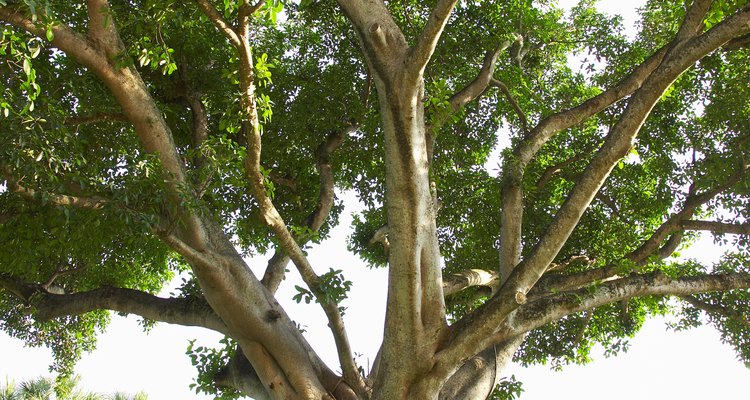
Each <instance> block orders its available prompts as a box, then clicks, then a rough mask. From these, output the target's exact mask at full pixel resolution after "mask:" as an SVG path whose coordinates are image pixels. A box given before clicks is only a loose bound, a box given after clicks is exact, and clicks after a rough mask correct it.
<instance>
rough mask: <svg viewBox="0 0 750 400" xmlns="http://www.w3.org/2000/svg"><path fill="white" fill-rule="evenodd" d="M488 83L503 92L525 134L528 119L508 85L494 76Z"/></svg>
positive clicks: (526, 133)
mask: <svg viewBox="0 0 750 400" xmlns="http://www.w3.org/2000/svg"><path fill="white" fill-rule="evenodd" d="M490 83H491V84H492V86H494V87H496V88H498V89H500V91H501V92H503V95H504V96H505V98H506V99H507V100H508V102H509V103H510V105H511V107H513V111H515V112H516V115H518V120H519V121H521V127H522V128H523V133H524V136H527V135H528V133H529V120H528V119H527V118H526V113H524V112H523V109H522V108H521V106H520V105H519V104H518V101H516V98H515V97H514V96H513V93H511V92H510V89H508V86H506V85H505V84H504V83H503V82H501V81H499V80H497V79H495V78H492V79H491V80H490Z"/></svg>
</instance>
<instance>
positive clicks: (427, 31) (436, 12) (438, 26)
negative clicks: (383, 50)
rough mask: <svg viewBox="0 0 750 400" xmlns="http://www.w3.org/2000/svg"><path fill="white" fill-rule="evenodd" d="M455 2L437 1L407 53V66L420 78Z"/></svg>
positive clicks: (449, 0) (447, 0)
mask: <svg viewBox="0 0 750 400" xmlns="http://www.w3.org/2000/svg"><path fill="white" fill-rule="evenodd" d="M456 2H457V1H456V0H438V3H437V4H436V5H435V8H433V9H432V12H431V13H430V16H429V18H428V19H427V24H426V25H425V27H424V30H423V31H422V34H421V35H420V36H419V39H417V42H416V44H415V45H414V47H412V48H411V49H410V51H409V55H408V65H409V68H410V70H411V71H412V72H413V73H414V74H415V75H418V76H422V72H423V71H424V69H425V67H426V66H427V63H428V62H429V61H430V58H432V53H434V52H435V47H437V43H438V41H439V40H440V35H441V34H442V32H443V28H445V25H446V24H447V23H448V19H449V18H450V16H451V13H452V12H453V7H454V6H455V5H456Z"/></svg>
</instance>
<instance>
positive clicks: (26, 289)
mask: <svg viewBox="0 0 750 400" xmlns="http://www.w3.org/2000/svg"><path fill="white" fill-rule="evenodd" d="M0 288H3V289H5V290H8V291H9V292H11V293H12V294H13V295H14V296H16V297H18V298H19V299H20V300H22V301H24V302H26V303H29V304H31V305H32V306H33V307H34V313H35V317H36V318H37V319H38V320H40V321H47V320H50V319H53V318H58V317H63V316H66V315H79V314H84V313H87V312H91V311H96V310H112V311H117V312H122V313H128V314H136V315H139V316H142V317H144V318H148V319H151V320H154V321H160V322H166V323H169V324H177V325H185V326H199V327H203V328H207V329H211V330H214V331H217V332H221V333H224V334H228V331H227V327H226V325H224V322H223V321H222V320H221V319H220V318H219V317H218V316H217V315H216V313H214V311H213V310H212V309H211V307H210V306H209V305H208V304H206V302H205V301H202V300H200V299H193V298H191V299H187V298H163V297H158V296H154V295H152V294H149V293H146V292H142V291H139V290H133V289H124V288H114V287H105V288H100V289H94V290H91V291H87V292H80V293H73V294H54V293H50V292H49V291H47V290H46V289H44V287H43V285H36V284H29V283H25V282H22V281H20V280H18V279H14V278H12V277H9V276H5V275H0Z"/></svg>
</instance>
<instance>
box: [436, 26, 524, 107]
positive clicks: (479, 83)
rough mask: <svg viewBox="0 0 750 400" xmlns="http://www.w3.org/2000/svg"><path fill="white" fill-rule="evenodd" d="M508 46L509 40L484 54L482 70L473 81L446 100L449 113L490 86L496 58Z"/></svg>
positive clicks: (472, 99)
mask: <svg viewBox="0 0 750 400" xmlns="http://www.w3.org/2000/svg"><path fill="white" fill-rule="evenodd" d="M510 45H511V42H510V41H509V40H506V41H505V42H503V43H502V44H501V45H500V46H498V48H497V49H495V50H494V51H488V52H487V54H485V56H484V61H483V62H482V68H481V69H480V70H479V73H478V74H477V77H476V78H474V80H473V81H471V82H470V83H469V84H468V85H466V87H464V88H463V89H461V90H460V91H458V92H457V93H456V94H454V95H453V96H451V97H450V99H448V103H450V106H451V111H453V112H456V111H458V110H459V109H460V108H461V107H463V106H465V105H466V104H468V103H470V102H471V101H474V99H476V98H477V97H479V96H480V95H481V94H482V93H484V91H485V90H486V89H487V87H489V86H490V83H492V81H493V80H494V79H493V77H492V75H493V74H494V73H495V67H496V64H497V59H498V57H500V53H502V52H503V51H505V49H507V48H508V47H510Z"/></svg>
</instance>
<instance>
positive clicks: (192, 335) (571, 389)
mask: <svg viewBox="0 0 750 400" xmlns="http://www.w3.org/2000/svg"><path fill="white" fill-rule="evenodd" d="M570 3H573V1H570V0H563V1H561V4H563V5H568V4H570ZM642 3H643V0H637V1H630V2H628V1H615V0H611V1H609V0H608V1H602V2H601V4H600V7H601V8H602V9H603V10H607V11H608V12H618V13H620V14H622V15H624V16H625V18H626V26H632V23H633V21H634V20H635V14H634V13H633V12H632V11H633V9H634V7H636V6H638V5H640V4H642ZM347 204H352V201H348V202H347ZM348 212H349V209H348V210H347V214H346V215H347V218H342V221H341V222H342V223H341V225H340V226H339V227H338V228H336V229H334V232H333V235H332V238H331V239H330V240H329V241H327V242H326V243H323V244H322V245H320V246H318V247H316V248H315V249H313V250H311V251H310V259H311V263H312V265H314V266H315V267H316V269H317V270H318V271H319V272H321V273H322V272H325V271H327V270H328V268H334V269H342V270H344V275H345V277H346V278H347V279H349V280H351V281H353V282H354V287H353V289H352V291H351V292H350V298H349V299H347V300H346V301H345V302H344V305H345V306H347V307H348V311H347V313H346V315H345V321H346V323H347V328H348V332H349V337H350V340H351V341H352V347H353V348H354V351H355V352H356V353H358V354H362V356H361V357H360V358H359V359H358V361H359V362H360V364H361V365H363V366H364V367H365V368H366V369H367V367H368V360H372V358H373V357H374V354H375V352H376V350H377V346H378V345H379V343H380V340H381V338H382V326H383V315H384V310H385V288H386V274H385V270H367V269H366V268H363V266H362V263H361V261H360V260H359V259H358V258H357V257H355V256H353V255H351V254H349V253H348V252H347V251H346V244H345V237H346V235H347V233H348V232H347V229H348V226H349V221H348V215H349V214H348ZM320 249H325V252H322V251H320ZM684 253H685V252H684ZM691 253H692V254H690V253H688V254H685V255H686V256H694V257H699V256H700V257H701V258H704V259H705V258H706V257H707V258H708V259H709V260H711V259H716V257H717V256H718V254H719V253H718V250H716V249H715V248H714V247H713V245H712V244H711V241H710V240H703V241H701V242H700V243H699V244H698V245H696V247H694V249H693V250H691ZM251 266H252V267H253V269H254V270H255V271H256V272H257V273H259V274H262V269H263V267H264V266H265V260H252V261H251ZM290 275H291V276H292V278H290V281H285V282H284V284H283V286H282V289H281V292H280V293H279V299H280V301H281V302H282V304H290V302H289V301H288V300H286V299H289V298H291V296H292V295H293V294H294V293H293V291H294V289H293V288H294V285H295V284H300V282H299V281H298V279H295V275H296V274H295V273H292V274H290ZM285 301H286V302H285ZM286 309H287V310H288V312H289V313H290V316H291V317H292V319H294V320H295V321H297V322H299V323H300V324H302V325H303V326H304V327H305V328H306V330H307V331H308V335H307V336H308V338H309V340H310V342H311V344H312V345H313V347H314V348H316V349H318V351H319V353H320V354H321V356H322V357H323V358H324V360H326V361H327V362H328V363H329V364H330V365H337V362H336V355H335V354H336V352H335V350H334V347H333V340H332V338H331V336H330V333H328V330H327V327H326V323H325V322H324V321H325V317H324V316H323V313H322V312H321V311H320V309H319V307H318V306H316V305H315V304H310V305H305V304H302V305H294V306H287V307H286ZM189 339H198V341H199V343H200V344H202V345H207V346H213V345H215V344H216V343H217V342H218V339H220V336H219V335H218V334H215V333H213V332H210V331H206V330H204V329H200V328H187V327H181V326H174V325H167V324H158V325H157V326H156V327H155V328H154V329H153V330H152V331H151V332H149V333H148V334H144V333H143V332H142V330H141V328H140V327H139V326H138V324H137V319H136V318H135V317H129V318H122V317H118V316H113V322H112V324H111V325H110V328H109V330H108V332H107V333H105V334H104V335H102V336H101V337H100V339H99V345H98V348H97V350H95V351H94V352H92V353H90V354H87V355H85V356H84V358H83V359H82V360H81V362H80V363H79V364H78V365H77V367H76V373H78V374H79V375H80V376H81V383H80V387H81V388H82V389H84V390H90V391H96V392H101V393H111V392H114V391H126V392H131V393H135V392H138V391H140V390H143V391H145V392H146V393H147V394H148V395H149V398H150V399H151V400H167V399H193V398H198V399H204V398H209V397H206V396H196V395H195V394H194V393H192V392H190V391H189V389H188V385H189V384H190V383H191V382H192V380H193V378H194V376H195V370H194V369H193V367H192V366H191V365H190V362H189V359H188V357H187V356H186V355H185V354H184V353H185V350H186V348H187V341H188V340H189ZM601 354H602V351H601V349H599V350H598V351H595V352H594V358H595V361H594V362H593V363H592V364H589V365H587V366H583V367H579V366H569V367H566V368H565V369H564V371H562V372H553V371H550V370H549V367H545V366H536V367H531V368H527V369H523V368H520V367H518V366H513V367H512V368H511V369H510V370H509V371H508V372H509V374H510V373H513V374H515V375H516V377H517V378H518V379H519V380H521V381H523V382H525V384H524V390H525V392H524V393H523V395H522V396H521V399H522V400H542V399H544V400H547V399H550V398H560V399H573V398H575V399H577V400H589V399H590V400H594V399H596V400H599V399H601V398H602V397H603V396H606V398H607V399H608V400H631V399H640V400H649V399H653V400H657V399H658V400H663V399H681V400H705V399H706V398H719V399H746V398H747V395H748V393H750V370H748V369H747V368H745V367H744V366H743V365H742V364H741V363H740V362H738V361H737V360H736V358H735V353H734V351H733V350H732V349H731V348H730V347H729V346H727V345H724V344H722V343H721V342H720V339H719V336H718V333H716V332H715V331H714V330H713V329H711V328H708V327H702V328H697V329H694V330H691V331H687V332H679V333H674V332H666V328H665V323H664V321H663V320H652V321H649V322H647V323H646V325H645V327H644V328H643V330H642V331H641V332H640V333H639V334H638V335H637V336H636V338H635V339H634V340H633V341H632V343H631V349H630V351H629V352H628V353H625V354H622V355H620V356H618V357H615V358H611V359H605V358H604V357H603V356H602V355H601ZM50 363H51V355H50V352H49V351H48V350H46V349H30V348H26V347H24V345H23V343H22V342H20V341H18V340H15V339H12V338H9V337H8V336H7V335H5V334H4V333H0V385H4V384H5V378H6V377H7V379H11V380H16V381H17V382H18V381H21V380H24V379H29V378H33V377H35V376H39V375H47V374H48V372H47V366H48V365H49V364H50Z"/></svg>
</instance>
